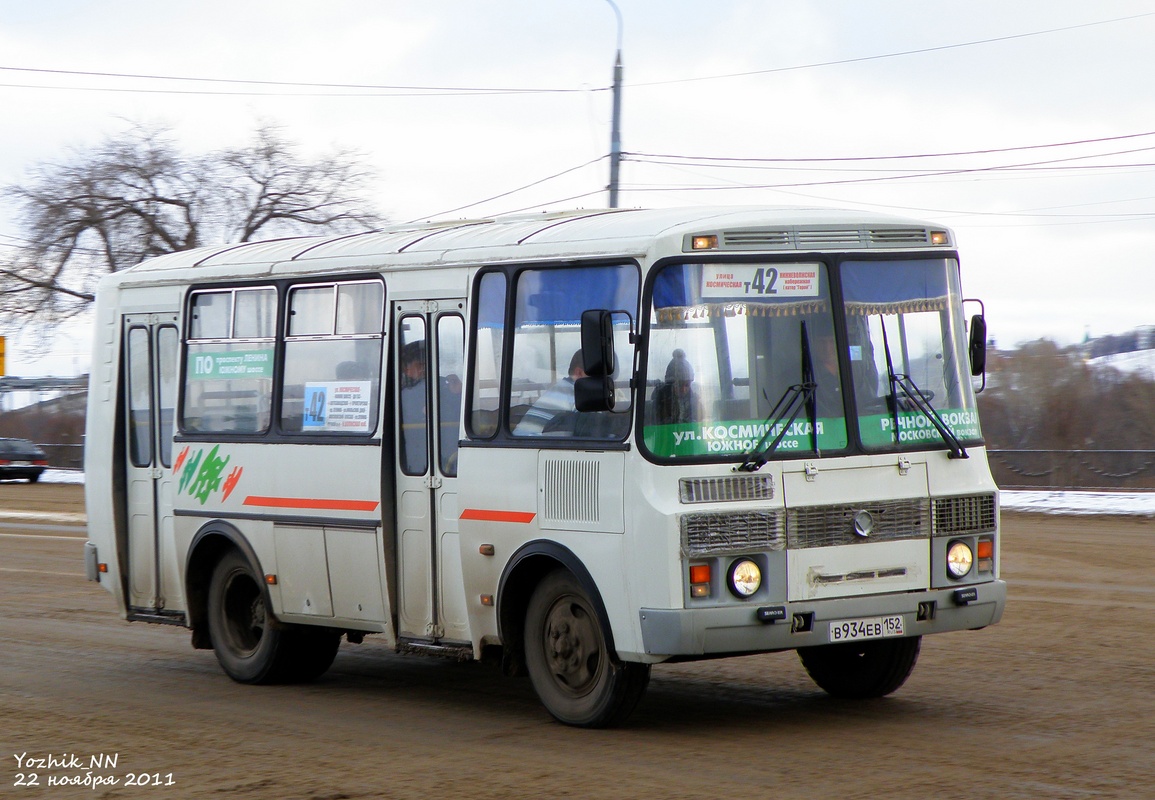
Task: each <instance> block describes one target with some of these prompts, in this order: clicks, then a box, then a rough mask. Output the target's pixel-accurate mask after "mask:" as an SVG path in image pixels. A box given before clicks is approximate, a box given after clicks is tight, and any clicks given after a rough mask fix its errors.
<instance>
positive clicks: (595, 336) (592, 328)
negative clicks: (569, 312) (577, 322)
mask: <svg viewBox="0 0 1155 800" xmlns="http://www.w3.org/2000/svg"><path fill="white" fill-rule="evenodd" d="M581 335H582V368H583V369H584V370H585V373H586V375H588V376H589V377H591V378H608V377H609V376H611V375H613V374H614V318H613V314H612V313H610V312H609V311H607V310H606V309H604V308H591V309H588V310H586V311H583V312H582V330H581Z"/></svg>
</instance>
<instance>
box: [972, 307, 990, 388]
mask: <svg viewBox="0 0 1155 800" xmlns="http://www.w3.org/2000/svg"><path fill="white" fill-rule="evenodd" d="M969 351H970V357H971V375H982V374H983V373H984V372H986V370H987V320H986V317H984V316H983V315H982V314H975V315H974V316H973V317H971V339H970V347H969Z"/></svg>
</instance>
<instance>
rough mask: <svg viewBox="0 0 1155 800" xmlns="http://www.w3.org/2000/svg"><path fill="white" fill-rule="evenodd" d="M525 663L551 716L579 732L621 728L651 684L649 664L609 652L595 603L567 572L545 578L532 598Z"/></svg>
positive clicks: (527, 625) (536, 689)
mask: <svg viewBox="0 0 1155 800" xmlns="http://www.w3.org/2000/svg"><path fill="white" fill-rule="evenodd" d="M525 662H526V667H527V669H528V671H529V677H530V680H531V681H532V682H533V688H534V690H535V691H536V692H537V695H538V697H539V698H541V701H542V704H543V705H545V707H546V709H547V710H548V711H549V713H550V714H552V715H553V717H554V718H555V719H557V720H558V721H559V722H564V723H566V724H567V725H575V726H578V727H583V728H603V727H610V726H613V725H617V724H620V723H621V722H623V721H624V720H625V719H626V717H628V716H629V714H630V712H631V711H633V710H634V706H636V705H637V703H638V701H639V700H640V699H641V697H642V695H643V694H644V693H645V691H646V686H647V685H648V684H649V681H650V667H649V665H648V664H638V663H632V662H623V661H619V660H618V658H617V656H616V654H614V653H611V652H610V651H609V648H608V647H607V646H606V635H605V631H603V629H602V624H601V622H600V621H599V619H598V615H597V613H596V611H595V608H594V604H593V602H592V601H591V599H590V597H589V595H588V594H587V593H586V591H585V590H584V589H583V588H582V587H581V585H580V584H579V583H578V582H577V580H576V579H575V578H574V577H573V575H572V574H570V573H569V572H567V571H566V570H557V571H555V572H552V573H550V574H549V575H547V576H546V577H545V579H544V580H542V582H541V583H540V584H538V586H537V588H536V589H535V590H534V592H533V595H532V596H531V597H530V600H529V607H528V609H527V611H526V628H525Z"/></svg>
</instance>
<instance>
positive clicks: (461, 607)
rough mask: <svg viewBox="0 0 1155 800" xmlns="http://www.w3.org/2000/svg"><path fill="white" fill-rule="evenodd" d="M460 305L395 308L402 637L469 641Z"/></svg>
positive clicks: (434, 303)
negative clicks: (462, 513) (461, 488)
mask: <svg viewBox="0 0 1155 800" xmlns="http://www.w3.org/2000/svg"><path fill="white" fill-rule="evenodd" d="M464 308H465V302H464V301H463V300H436V301H408V302H399V303H396V304H394V314H393V319H394V326H393V330H394V331H395V332H396V335H395V336H393V345H392V346H393V347H394V348H395V349H394V352H393V364H394V370H395V372H394V386H395V387H396V392H395V399H396V402H395V404H394V409H395V412H394V416H395V425H396V427H395V431H396V436H395V440H396V443H397V446H396V448H395V458H396V463H395V475H396V481H397V485H396V495H395V496H396V498H397V528H396V529H397V537H398V539H397V564H398V567H397V571H398V581H397V584H398V588H397V598H398V633H399V635H400V637H401V638H403V639H409V640H413V639H417V640H424V641H428V642H441V641H443V640H444V641H446V642H457V643H460V642H468V641H469V626H468V621H467V618H466V606H465V591H464V587H463V585H462V572H461V552H460V549H459V544H458V539H459V535H458V516H459V515H458V509H457V443H458V440H459V438H460V435H459V433H460V431H459V426H460V419H461V379H462V374H463V373H462V364H463V361H464V359H463V351H464V341H465V317H464Z"/></svg>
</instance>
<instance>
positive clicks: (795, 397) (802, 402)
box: [734, 322, 818, 472]
mask: <svg viewBox="0 0 1155 800" xmlns="http://www.w3.org/2000/svg"><path fill="white" fill-rule="evenodd" d="M800 334H801V335H800V338H801V340H802V382H801V383H796V384H794V385H793V386H788V387H787V388H786V391H784V392H783V393H782V396H781V397H780V398H778V402H777V403H775V404H774V408H772V409H770V413H769V414H767V415H766V419H765V421H764V422H763V423H762V424H763V425H766V432H765V433H764V434H762V438H761V439H759V440H758V443H757V444H755V445H754V446H753V447H752V448H750V451H749V452H748V453H746V458H745V459H744V460H743V461H742V463H741V464H739V465H738V466H736V467H734V471H735V472H757V471H758V470H760V469H761V468H762V467H763V466H764V465H765V464H766V462H767V461H769V460H770V455H771V454H773V452H774V451H775V450H777V449H778V445H779V444H781V443H782V439H783V438H785V436H786V432H787V431H789V430H790V426H792V425H793V424H794V420H795V419H797V418H798V414H799V412H800V411H802V409H803V408H805V409H806V415H807V417H808V419H809V422H810V449H811V450H814V451H815V453H817V452H818V439H817V437H818V432H817V427H818V424H817V404H816V403H815V401H814V390H815V387H816V384H815V383H814V362H813V361H812V360H811V358H810V340H809V338H808V337H807V335H806V323H805V322H802V323H801V328H800ZM762 396H763V397H766V392H765V390H763V392H762ZM766 399H767V401H769V399H770V398H769V397H766ZM792 409H793V410H792ZM787 414H789V415H790V418H789V419H787V420H786V422H785V423H783V422H782V420H783V419H784V418H785V417H786V415H787ZM779 426H781V427H779ZM775 428H778V429H779V430H778V435H777V436H775V437H774V440H773V441H771V442H770V444H769V445H767V446H766V447H765V449H763V445H766V440H767V439H768V438H769V437H770V434H771V433H773V432H774V429H775Z"/></svg>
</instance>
